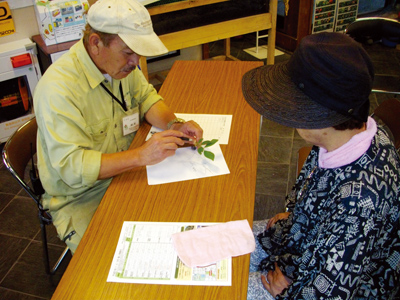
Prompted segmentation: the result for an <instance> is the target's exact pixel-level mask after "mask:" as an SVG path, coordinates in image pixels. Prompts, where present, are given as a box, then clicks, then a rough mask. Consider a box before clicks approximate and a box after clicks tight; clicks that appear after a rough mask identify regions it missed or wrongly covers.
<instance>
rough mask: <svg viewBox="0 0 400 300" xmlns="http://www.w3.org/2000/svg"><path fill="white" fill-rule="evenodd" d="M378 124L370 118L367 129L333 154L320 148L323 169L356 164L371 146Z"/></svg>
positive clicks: (320, 163)
mask: <svg viewBox="0 0 400 300" xmlns="http://www.w3.org/2000/svg"><path fill="white" fill-rule="evenodd" d="M376 131H377V127H376V122H375V120H374V119H372V118H371V117H368V121H367V129H366V130H365V131H363V132H360V133H358V134H356V135H355V136H353V137H352V138H351V139H350V141H348V142H347V143H346V144H344V145H343V146H341V147H340V148H338V149H336V150H333V151H331V152H328V151H326V149H324V148H322V147H320V148H319V158H318V165H319V167H321V168H326V169H332V168H339V167H342V166H345V165H348V164H350V163H352V162H354V161H355V160H356V159H358V158H360V157H361V155H363V154H364V153H365V152H366V151H367V150H368V148H369V146H371V141H372V139H373V137H374V135H375V134H376Z"/></svg>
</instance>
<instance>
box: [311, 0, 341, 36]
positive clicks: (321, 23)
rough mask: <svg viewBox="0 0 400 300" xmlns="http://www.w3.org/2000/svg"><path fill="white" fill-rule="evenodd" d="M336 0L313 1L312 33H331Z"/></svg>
mask: <svg viewBox="0 0 400 300" xmlns="http://www.w3.org/2000/svg"><path fill="white" fill-rule="evenodd" d="M335 12H336V0H315V1H314V17H313V26H312V33H318V32H323V31H325V32H333V28H334V25H335Z"/></svg>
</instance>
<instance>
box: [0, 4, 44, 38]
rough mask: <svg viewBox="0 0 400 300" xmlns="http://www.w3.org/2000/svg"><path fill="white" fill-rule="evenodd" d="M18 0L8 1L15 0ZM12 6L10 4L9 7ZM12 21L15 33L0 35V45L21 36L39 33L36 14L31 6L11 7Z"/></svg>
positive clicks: (28, 36) (27, 36)
mask: <svg viewBox="0 0 400 300" xmlns="http://www.w3.org/2000/svg"><path fill="white" fill-rule="evenodd" d="M17 1H20V0H12V1H8V3H9V5H10V3H11V2H17ZM11 7H12V6H11V5H10V8H11ZM11 14H12V17H13V21H14V26H15V31H16V32H15V33H14V34H10V35H6V36H2V37H0V45H1V44H3V43H9V42H13V41H16V40H20V39H23V38H31V37H32V36H33V35H36V34H39V27H38V24H37V21H36V14H35V10H34V7H33V6H28V7H23V8H17V9H11Z"/></svg>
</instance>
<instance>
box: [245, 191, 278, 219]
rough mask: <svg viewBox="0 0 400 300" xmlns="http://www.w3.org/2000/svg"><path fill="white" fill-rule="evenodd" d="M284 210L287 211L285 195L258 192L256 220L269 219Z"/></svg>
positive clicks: (255, 211)
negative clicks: (260, 193)
mask: <svg viewBox="0 0 400 300" xmlns="http://www.w3.org/2000/svg"><path fill="white" fill-rule="evenodd" d="M283 211H285V197H284V196H274V195H259V194H256V199H255V210H254V218H253V219H254V220H265V219H269V218H272V217H273V216H275V215H276V214H278V213H281V212H283Z"/></svg>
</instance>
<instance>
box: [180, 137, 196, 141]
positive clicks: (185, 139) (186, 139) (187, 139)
mask: <svg viewBox="0 0 400 300" xmlns="http://www.w3.org/2000/svg"><path fill="white" fill-rule="evenodd" d="M180 139H181V140H182V141H187V142H191V141H193V140H192V139H189V138H187V137H180Z"/></svg>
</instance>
